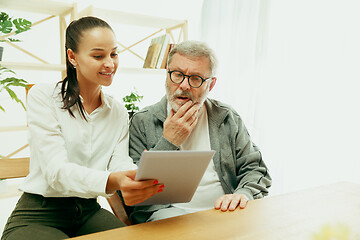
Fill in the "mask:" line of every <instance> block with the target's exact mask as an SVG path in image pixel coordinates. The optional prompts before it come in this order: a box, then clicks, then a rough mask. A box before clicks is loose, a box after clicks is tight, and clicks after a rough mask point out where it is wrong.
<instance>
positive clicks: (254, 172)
mask: <svg viewBox="0 0 360 240" xmlns="http://www.w3.org/2000/svg"><path fill="white" fill-rule="evenodd" d="M237 125H238V132H237V134H236V135H235V157H236V174H237V176H236V178H237V182H238V185H237V187H236V189H235V193H238V194H241V193H242V194H245V195H247V196H249V197H250V199H253V198H254V199H257V198H262V197H264V196H266V195H268V188H269V187H270V186H271V177H270V175H269V172H268V168H267V167H266V165H265V163H264V161H263V159H262V155H261V153H260V151H259V149H258V147H257V146H256V145H255V144H253V142H252V141H251V138H250V135H249V133H248V131H247V129H246V127H245V125H244V123H243V121H242V120H241V119H240V118H237Z"/></svg>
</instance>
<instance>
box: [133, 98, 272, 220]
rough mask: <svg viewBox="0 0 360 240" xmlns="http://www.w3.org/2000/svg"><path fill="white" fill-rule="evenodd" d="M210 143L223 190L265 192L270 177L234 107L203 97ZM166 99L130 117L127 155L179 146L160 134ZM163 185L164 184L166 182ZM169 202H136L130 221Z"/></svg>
mask: <svg viewBox="0 0 360 240" xmlns="http://www.w3.org/2000/svg"><path fill="white" fill-rule="evenodd" d="M205 105H206V108H207V114H208V122H209V135H210V146H211V149H212V150H215V151H216V153H215V155H214V157H213V161H214V165H215V169H216V172H217V174H218V176H219V179H220V182H221V186H222V187H223V189H224V192H225V193H226V194H232V193H237V194H245V195H246V196H247V197H248V198H249V199H250V200H252V199H256V198H262V197H263V196H266V195H267V194H268V188H269V187H270V186H271V177H270V175H269V173H268V169H267V167H266V165H265V163H264V162H263V160H262V157H261V153H260V152H259V149H258V148H257V147H256V146H255V145H254V144H253V143H252V142H251V139H250V136H249V134H248V131H247V129H246V127H245V125H244V123H243V121H242V120H241V118H240V116H239V115H238V114H237V112H236V111H235V110H233V109H232V108H231V107H229V106H228V105H225V104H223V103H221V102H219V101H216V100H213V99H206V101H205ZM166 117H167V99H166V97H163V98H162V99H161V101H160V102H158V103H156V104H154V105H151V106H148V107H146V108H144V109H143V110H141V111H139V112H137V113H136V114H135V115H134V116H133V117H132V119H131V121H130V146H129V151H130V156H131V157H132V158H133V160H134V161H135V163H137V164H138V162H139V159H140V156H141V153H142V152H143V151H144V149H146V150H148V151H151V150H179V148H178V147H177V146H176V145H174V144H172V143H171V142H169V141H168V140H167V139H166V138H165V137H164V136H163V123H164V121H165V119H166ZM165 187H166V186H165ZM214 204H215V203H214ZM169 206H170V205H152V206H138V207H135V208H134V209H133V212H132V213H131V214H130V220H131V221H132V222H133V223H142V222H146V220H147V219H148V218H149V217H150V216H151V214H152V213H153V212H155V211H157V210H159V209H162V208H166V207H169Z"/></svg>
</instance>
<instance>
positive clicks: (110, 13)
mask: <svg viewBox="0 0 360 240" xmlns="http://www.w3.org/2000/svg"><path fill="white" fill-rule="evenodd" d="M88 15H92V16H97V17H101V18H102V17H104V18H107V19H111V21H114V22H117V23H121V24H129V25H136V26H142V27H153V28H161V29H167V28H172V27H175V26H179V25H182V24H185V23H186V22H187V21H186V20H175V19H170V18H162V17H154V16H148V15H142V14H135V13H127V12H121V11H116V10H110V9H101V8H95V7H93V6H89V7H87V8H85V9H84V10H82V11H81V12H80V13H79V17H82V16H88Z"/></svg>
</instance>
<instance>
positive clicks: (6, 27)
mask: <svg viewBox="0 0 360 240" xmlns="http://www.w3.org/2000/svg"><path fill="white" fill-rule="evenodd" d="M12 26H13V25H12V23H11V21H9V20H5V21H0V31H1V32H3V33H5V34H7V33H11V30H12Z"/></svg>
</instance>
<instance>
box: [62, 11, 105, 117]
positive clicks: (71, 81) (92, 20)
mask: <svg viewBox="0 0 360 240" xmlns="http://www.w3.org/2000/svg"><path fill="white" fill-rule="evenodd" d="M98 27H100V28H109V29H110V30H112V28H111V27H110V25H109V24H108V23H106V22H105V21H104V20H101V19H100V18H96V17H83V18H80V19H78V20H74V21H72V22H71V23H70V24H69V26H68V27H67V29H66V37H65V53H66V73H67V76H66V77H65V78H64V80H63V81H60V82H59V83H61V97H62V102H63V103H64V105H63V107H62V108H63V109H66V110H68V112H69V114H70V115H71V116H72V117H75V115H74V113H73V112H72V111H71V107H72V106H74V105H76V106H77V107H78V109H79V111H80V113H81V115H82V117H83V118H84V119H85V120H86V115H85V110H84V107H83V105H82V102H81V99H80V89H79V83H78V81H77V76H76V69H75V68H74V66H73V65H72V64H71V63H70V61H69V59H68V54H67V50H68V49H71V50H72V51H73V52H75V53H76V52H77V51H78V46H79V43H80V41H81V38H82V36H83V33H84V32H86V31H88V30H91V29H93V28H98ZM59 83H58V84H59Z"/></svg>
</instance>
